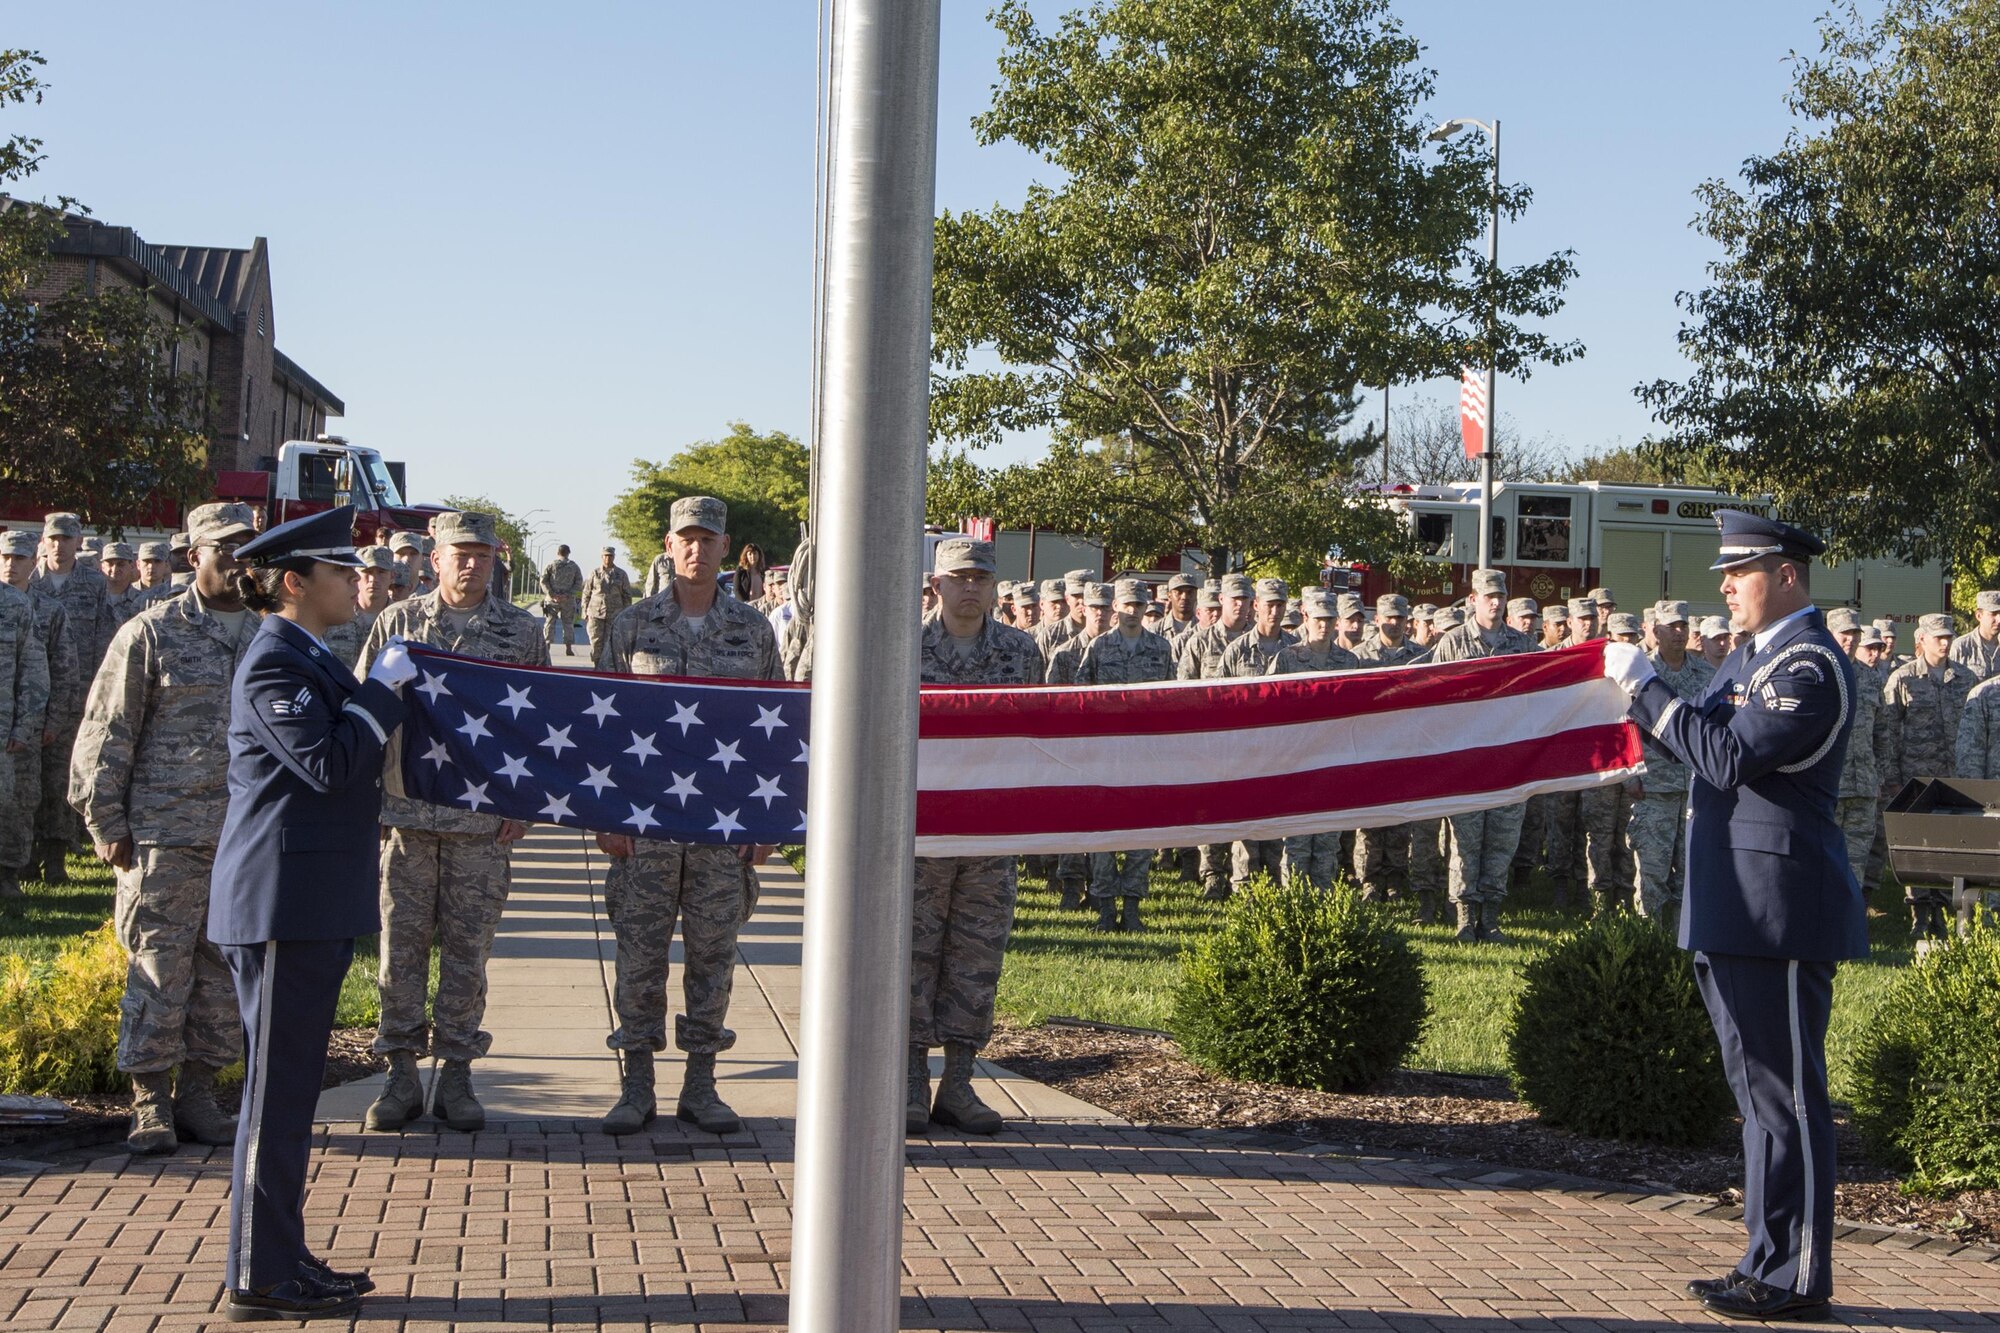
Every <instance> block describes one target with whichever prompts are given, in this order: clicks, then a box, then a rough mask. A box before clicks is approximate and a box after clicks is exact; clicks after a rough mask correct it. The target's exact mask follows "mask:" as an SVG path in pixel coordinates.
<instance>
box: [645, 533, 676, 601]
mask: <svg viewBox="0 0 2000 1333" xmlns="http://www.w3.org/2000/svg"><path fill="white" fill-rule="evenodd" d="M663 540H664V539H663ZM673 581H674V558H673V557H672V556H670V555H668V554H667V553H666V552H665V551H661V552H660V553H659V554H658V555H656V556H654V557H653V563H652V564H650V565H648V566H646V581H645V583H644V584H643V585H642V586H641V587H640V589H639V599H640V600H641V601H644V600H645V599H646V598H648V597H657V596H659V595H660V594H661V593H663V592H665V591H666V590H667V585H668V584H670V583H672V582H673Z"/></svg>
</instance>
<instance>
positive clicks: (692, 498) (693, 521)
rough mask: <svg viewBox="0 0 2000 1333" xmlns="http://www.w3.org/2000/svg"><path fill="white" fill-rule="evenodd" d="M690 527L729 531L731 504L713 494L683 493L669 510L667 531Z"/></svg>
mask: <svg viewBox="0 0 2000 1333" xmlns="http://www.w3.org/2000/svg"><path fill="white" fill-rule="evenodd" d="M689 528H700V529H702V530H703V531H705V532H715V533H722V532H727V531H729V506H728V505H726V504H724V503H722V501H720V500H718V499H716V498H715V497H714V496H712V495H683V496H682V497H681V498H680V499H678V500H676V501H674V507H673V508H672V509H670V510H668V511H667V531H668V532H686V531H687V530H688V529H689Z"/></svg>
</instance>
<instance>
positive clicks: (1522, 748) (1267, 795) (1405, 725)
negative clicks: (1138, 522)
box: [917, 642, 1640, 856]
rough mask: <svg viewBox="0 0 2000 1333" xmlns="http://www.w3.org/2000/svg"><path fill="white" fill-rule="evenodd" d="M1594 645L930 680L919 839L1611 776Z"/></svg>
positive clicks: (1345, 816)
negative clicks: (1137, 672)
mask: <svg viewBox="0 0 2000 1333" xmlns="http://www.w3.org/2000/svg"><path fill="white" fill-rule="evenodd" d="M1626 702H1627V701H1626V697H1625V691H1624V690H1623V689H1622V688H1620V687H1619V686H1618V685H1617V684H1616V683H1614V682H1612V681H1609V680H1606V679H1605V678H1604V646H1603V644H1602V643H1601V642H1600V643H1590V644H1585V645H1582V646H1580V647H1577V648H1571V649H1566V650H1563V651H1561V652H1544V653H1523V654H1519V655H1517V656H1511V657H1494V658H1484V659H1481V660H1478V661H1472V662H1459V663H1452V664H1449V665H1440V666H1418V667H1395V668H1389V669H1384V670H1375V671H1352V672H1341V673H1336V674H1331V675H1315V676H1267V677H1261V678H1256V679H1248V680H1239V681H1227V682H1223V681H1187V682H1179V683H1170V684H1160V685H1147V686H1120V685H1105V686H1075V687H1068V688H1061V689H1047V688H1041V689H1034V688H1028V689H1020V688H1009V689H997V688H986V687H964V688H957V689H949V688H927V689H925V690H924V692H923V699H922V703H921V705H920V708H921V712H920V719H921V721H920V724H919V727H918V741H917V851H918V852H920V853H922V854H925V855H930V856H985V855H1004V854H1009V853H1016V852H1089V851H1119V850H1123V849H1126V848H1132V847H1171V846H1182V847H1184V846H1187V845H1189V844H1191V843H1210V842H1227V841H1231V840H1234V839H1238V838H1242V839H1254V838H1279V837H1283V836H1285V835H1287V834H1301V833H1322V832H1329V831H1331V830H1334V829H1351V828H1367V827H1379V826H1383V825H1388V824H1397V823H1402V822H1405V821H1407V820H1412V819H1431V818H1436V817H1438V816H1440V815H1452V814H1463V813H1465V812H1466V811H1470V810H1481V809H1487V808H1490V807H1493V806H1501V805H1511V804H1513V803H1515V802H1518V801H1525V800H1527V799H1528V798H1529V797H1530V796H1536V795H1540V794H1541V793H1543V792H1552V791H1570V790H1577V789H1581V788H1585V787H1595V786H1598V785H1600V784H1602V783H1607V782H1622V781H1624V780H1625V779H1627V778H1629V777H1631V776H1632V775H1633V773H1634V772H1635V771H1636V770H1637V768H1638V766H1639V762H1640V750H1639V734H1638V731H1637V729H1636V728H1634V727H1633V725H1632V724H1631V723H1630V722H1628V721H1626V720H1625V708H1626Z"/></svg>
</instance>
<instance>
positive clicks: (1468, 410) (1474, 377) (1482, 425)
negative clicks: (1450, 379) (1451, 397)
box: [1458, 366, 1486, 458]
mask: <svg viewBox="0 0 2000 1333" xmlns="http://www.w3.org/2000/svg"><path fill="white" fill-rule="evenodd" d="M1458 433H1459V436H1460V437H1461V439H1462V440H1463V441H1464V443H1465V456H1466V457H1467V458H1477V457H1479V456H1480V455H1481V454H1483V453H1485V452H1486V372H1485V371H1483V370H1476V369H1474V368H1473V367H1471V366H1467V367H1465V369H1464V371H1463V373H1461V374H1460V375H1459V377H1458Z"/></svg>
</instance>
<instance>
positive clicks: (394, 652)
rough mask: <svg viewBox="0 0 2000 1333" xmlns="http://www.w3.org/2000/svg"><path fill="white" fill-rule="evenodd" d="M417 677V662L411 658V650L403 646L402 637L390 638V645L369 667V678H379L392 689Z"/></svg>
mask: <svg viewBox="0 0 2000 1333" xmlns="http://www.w3.org/2000/svg"><path fill="white" fill-rule="evenodd" d="M416 678H417V664H416V663H415V662H412V661H411V660H410V650H409V649H408V648H405V647H404V646H403V641H402V640H401V639H399V638H398V639H391V640H389V646H388V647H386V648H384V649H383V650H382V655H381V656H380V657H378V658H376V659H375V663H374V665H373V666H370V667H369V668H368V679H370V680H379V681H381V682H382V683H383V684H384V685H387V686H388V687H389V688H390V689H395V688H396V687H397V686H399V685H407V684H409V683H410V682H411V681H413V680H415V679H416Z"/></svg>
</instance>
